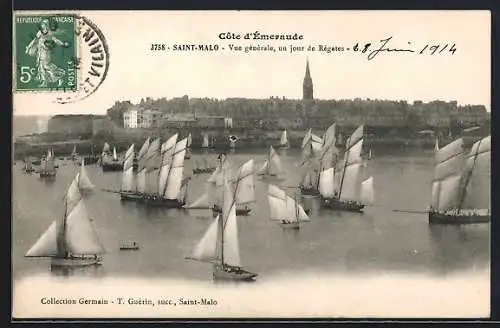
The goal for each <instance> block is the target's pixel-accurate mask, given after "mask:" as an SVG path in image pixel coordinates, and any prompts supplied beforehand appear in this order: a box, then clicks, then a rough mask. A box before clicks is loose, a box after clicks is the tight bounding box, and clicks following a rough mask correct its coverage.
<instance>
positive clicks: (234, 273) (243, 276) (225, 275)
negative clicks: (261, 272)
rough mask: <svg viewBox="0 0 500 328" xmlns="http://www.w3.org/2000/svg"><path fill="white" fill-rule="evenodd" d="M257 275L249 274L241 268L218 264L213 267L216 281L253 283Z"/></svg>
mask: <svg viewBox="0 0 500 328" xmlns="http://www.w3.org/2000/svg"><path fill="white" fill-rule="evenodd" d="M257 275H258V274H257V273H253V272H249V271H246V270H243V269H241V268H233V267H230V266H227V265H221V264H216V265H214V267H213V276H214V279H215V280H239V281H253V280H255V277H257Z"/></svg>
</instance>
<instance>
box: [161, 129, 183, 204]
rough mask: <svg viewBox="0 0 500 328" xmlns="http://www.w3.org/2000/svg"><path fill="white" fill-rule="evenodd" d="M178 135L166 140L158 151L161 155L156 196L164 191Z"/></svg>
mask: <svg viewBox="0 0 500 328" xmlns="http://www.w3.org/2000/svg"><path fill="white" fill-rule="evenodd" d="M178 137H179V134H178V133H176V134H174V135H173V136H171V137H170V138H168V139H167V141H165V142H164V143H163V144H162V145H161V149H160V153H161V155H160V156H161V166H160V172H159V174H158V194H159V195H164V194H165V189H166V187H167V180H168V174H169V172H170V168H171V165H172V160H173V154H174V150H175V145H176V144H177V138H178Z"/></svg>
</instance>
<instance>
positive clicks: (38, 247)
mask: <svg viewBox="0 0 500 328" xmlns="http://www.w3.org/2000/svg"><path fill="white" fill-rule="evenodd" d="M56 227H57V224H56V221H53V222H52V224H51V225H50V226H49V228H48V229H47V230H45V232H44V233H43V234H42V236H41V237H40V238H38V240H37V241H36V243H35V244H34V245H33V246H32V247H31V248H30V249H29V250H28V252H27V253H26V255H25V256H26V257H51V256H56V255H57V254H58V252H57V241H56V240H57V228H56Z"/></svg>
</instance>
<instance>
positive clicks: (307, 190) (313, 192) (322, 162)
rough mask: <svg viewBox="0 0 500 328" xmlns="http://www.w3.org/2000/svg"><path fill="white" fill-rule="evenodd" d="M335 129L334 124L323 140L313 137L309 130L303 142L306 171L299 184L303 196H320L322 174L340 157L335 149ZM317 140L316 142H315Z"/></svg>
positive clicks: (303, 163)
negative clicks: (320, 143)
mask: <svg viewBox="0 0 500 328" xmlns="http://www.w3.org/2000/svg"><path fill="white" fill-rule="evenodd" d="M335 129H336V125H335V123H333V124H332V125H330V126H329V127H328V129H327V130H326V131H325V133H324V135H323V138H322V139H319V137H316V139H315V138H314V137H313V134H312V133H311V130H309V132H308V135H309V137H307V135H306V137H307V138H308V139H305V140H303V145H304V146H303V148H302V155H303V156H302V158H303V162H302V166H303V168H305V169H304V171H303V174H302V178H301V182H300V184H299V189H300V192H301V193H302V194H303V195H310V196H319V195H320V193H319V178H320V172H321V171H322V170H324V169H326V168H328V167H329V166H330V165H332V164H335V162H336V160H337V156H338V150H337V148H336V147H335V141H336V138H335ZM314 140H316V141H314ZM320 140H321V141H322V145H321V148H320V149H319V150H318V142H319V141H320Z"/></svg>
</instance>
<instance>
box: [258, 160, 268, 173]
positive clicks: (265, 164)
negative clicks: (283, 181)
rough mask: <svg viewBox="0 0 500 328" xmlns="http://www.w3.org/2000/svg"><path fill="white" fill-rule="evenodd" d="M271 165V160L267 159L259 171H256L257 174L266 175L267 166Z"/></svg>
mask: <svg viewBox="0 0 500 328" xmlns="http://www.w3.org/2000/svg"><path fill="white" fill-rule="evenodd" d="M268 165H269V161H268V160H266V161H265V162H264V163H263V164H262V165H261V166H260V167H259V169H258V170H257V171H255V173H256V174H258V175H264V174H266V173H267V167H268Z"/></svg>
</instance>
